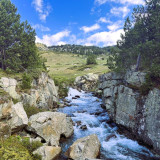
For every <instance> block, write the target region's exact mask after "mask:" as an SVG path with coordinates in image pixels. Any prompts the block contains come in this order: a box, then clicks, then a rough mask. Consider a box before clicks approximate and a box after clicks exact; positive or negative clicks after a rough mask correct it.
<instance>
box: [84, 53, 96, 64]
mask: <svg viewBox="0 0 160 160" xmlns="http://www.w3.org/2000/svg"><path fill="white" fill-rule="evenodd" d="M86 64H87V65H90V64H97V61H96V56H95V55H88V57H87V62H86Z"/></svg>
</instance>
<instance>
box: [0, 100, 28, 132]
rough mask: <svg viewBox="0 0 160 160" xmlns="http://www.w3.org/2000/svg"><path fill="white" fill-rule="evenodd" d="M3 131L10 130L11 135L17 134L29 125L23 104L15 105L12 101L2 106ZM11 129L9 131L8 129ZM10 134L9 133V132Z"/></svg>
mask: <svg viewBox="0 0 160 160" xmlns="http://www.w3.org/2000/svg"><path fill="white" fill-rule="evenodd" d="M0 122H1V127H0V128H1V130H0V132H2V131H3V130H5V131H6V129H7V130H9V129H10V132H11V133H14V132H17V131H19V130H21V129H23V128H24V127H25V126H27V125H28V117H27V114H26V112H25V111H24V108H23V104H22V103H21V102H19V103H16V104H13V102H12V101H10V102H8V103H4V104H1V105H0ZM8 128H9V129H8ZM8 134H9V132H8Z"/></svg>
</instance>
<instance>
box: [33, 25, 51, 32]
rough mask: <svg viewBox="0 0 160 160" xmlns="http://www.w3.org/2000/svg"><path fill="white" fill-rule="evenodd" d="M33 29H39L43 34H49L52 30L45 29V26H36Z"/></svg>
mask: <svg viewBox="0 0 160 160" xmlns="http://www.w3.org/2000/svg"><path fill="white" fill-rule="evenodd" d="M32 28H34V29H39V30H40V31H42V32H49V31H50V28H48V27H45V26H43V25H41V24H35V25H33V26H32Z"/></svg>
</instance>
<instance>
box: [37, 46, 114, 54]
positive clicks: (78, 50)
mask: <svg viewBox="0 0 160 160" xmlns="http://www.w3.org/2000/svg"><path fill="white" fill-rule="evenodd" d="M37 47H38V49H39V50H40V51H44V50H47V49H49V50H51V51H54V52H60V53H73V54H81V55H88V54H96V55H99V54H106V53H109V52H110V50H111V48H113V47H114V46H108V47H103V48H101V47H97V46H81V45H70V44H66V45H61V46H50V47H48V48H47V46H46V45H44V44H40V43H37Z"/></svg>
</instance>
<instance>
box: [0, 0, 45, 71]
mask: <svg viewBox="0 0 160 160" xmlns="http://www.w3.org/2000/svg"><path fill="white" fill-rule="evenodd" d="M0 24H1V25H0V68H2V69H3V70H6V69H10V70H13V71H16V72H18V71H25V70H26V69H28V68H32V69H35V68H38V67H43V61H42V59H41V58H40V57H39V55H38V53H37V48H36V45H35V36H36V33H35V30H33V29H32V27H31V26H30V25H29V24H28V22H27V21H26V22H22V23H21V22H20V15H19V14H17V8H16V7H15V6H14V5H13V4H12V3H11V1H10V0H0Z"/></svg>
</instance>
